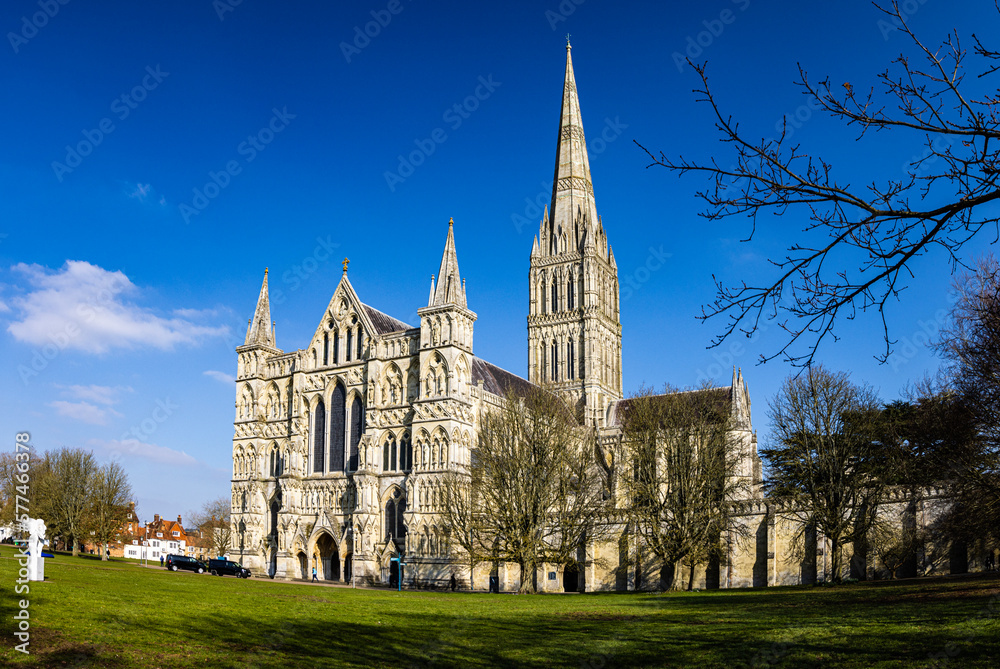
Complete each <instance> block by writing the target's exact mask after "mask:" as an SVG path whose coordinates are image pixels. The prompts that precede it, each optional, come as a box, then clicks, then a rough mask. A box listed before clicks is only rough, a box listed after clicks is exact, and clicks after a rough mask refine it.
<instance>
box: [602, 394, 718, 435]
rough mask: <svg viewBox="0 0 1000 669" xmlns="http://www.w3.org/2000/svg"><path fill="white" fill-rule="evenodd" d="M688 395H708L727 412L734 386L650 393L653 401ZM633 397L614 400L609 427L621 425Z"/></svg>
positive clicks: (609, 415) (609, 416) (609, 417)
mask: <svg viewBox="0 0 1000 669" xmlns="http://www.w3.org/2000/svg"><path fill="white" fill-rule="evenodd" d="M684 395H688V396H690V397H692V398H694V397H695V396H696V395H697V396H708V397H709V398H710V399H711V400H712V401H713V402H714V403H716V404H717V405H718V406H719V408H720V409H722V410H723V411H725V412H726V413H731V412H732V402H733V387H732V386H726V387H724V388H708V389H705V390H685V391H680V392H676V393H666V394H661V395H650V396H649V398H650V399H651V400H653V401H656V400H666V399H667V398H676V397H682V396H684ZM632 399H633V398H625V399H622V400H618V401H617V402H613V403H612V404H611V407H610V411H609V414H608V427H621V426H622V419H623V418H624V416H625V415H626V414H627V413H628V407H629V404H630V403H631V402H632Z"/></svg>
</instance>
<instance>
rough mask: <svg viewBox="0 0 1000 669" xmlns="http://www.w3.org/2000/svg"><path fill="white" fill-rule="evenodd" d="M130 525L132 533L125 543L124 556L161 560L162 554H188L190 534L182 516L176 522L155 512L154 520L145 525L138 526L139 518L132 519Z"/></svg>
mask: <svg viewBox="0 0 1000 669" xmlns="http://www.w3.org/2000/svg"><path fill="white" fill-rule="evenodd" d="M133 515H134V511H133ZM129 526H130V528H131V529H132V534H131V536H130V537H129V538H128V539H127V540H126V541H127V542H128V543H126V544H125V545H124V550H123V556H124V557H127V558H134V559H140V560H141V559H146V560H157V561H159V559H160V556H161V555H163V556H167V555H169V554H171V553H175V554H178V555H182V554H183V555H187V543H188V535H187V532H186V531H185V530H184V526H183V524H182V522H181V517H180V516H177V521H176V522H175V521H173V520H163V519H161V518H160V514H155V515H154V516H153V522H151V523H146V524H145V525H144V526H143V527H139V526H138V518H135V520H134V521H130V522H129Z"/></svg>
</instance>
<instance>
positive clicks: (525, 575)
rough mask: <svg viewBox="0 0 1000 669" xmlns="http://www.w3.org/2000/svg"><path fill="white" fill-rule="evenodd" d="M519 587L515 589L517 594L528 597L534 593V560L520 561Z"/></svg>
mask: <svg viewBox="0 0 1000 669" xmlns="http://www.w3.org/2000/svg"><path fill="white" fill-rule="evenodd" d="M520 567H521V586H520V587H519V588H518V589H517V592H518V594H521V595H530V594H534V593H535V562H534V560H530V561H529V560H522V561H521V563H520Z"/></svg>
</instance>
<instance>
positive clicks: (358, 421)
mask: <svg viewBox="0 0 1000 669" xmlns="http://www.w3.org/2000/svg"><path fill="white" fill-rule="evenodd" d="M364 430H365V408H364V406H363V405H362V404H361V398H358V397H355V398H354V402H353V403H352V404H351V451H350V453H351V457H350V461H349V463H348V469H347V471H350V472H356V471H358V465H359V460H360V457H359V452H358V446H359V444H360V443H361V434H362V433H363V432H364Z"/></svg>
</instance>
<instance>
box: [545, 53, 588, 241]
mask: <svg viewBox="0 0 1000 669" xmlns="http://www.w3.org/2000/svg"><path fill="white" fill-rule="evenodd" d="M596 224H597V205H596V204H595V202H594V185H593V182H592V181H591V179H590V160H589V159H588V158H587V141H586V139H585V138H584V134H583V119H582V116H581V114H580V98H579V96H578V95H577V91H576V78H575V76H574V75H573V58H572V47H571V46H570V45H569V42H567V43H566V76H565V80H564V82H563V97H562V111H561V113H560V116H559V139H558V144H557V150H556V168H555V176H554V177H553V179H552V205H551V207H550V214H549V230H550V231H551V233H552V236H551V239H553V240H555V239H557V238H558V237H559V235H560V234H565V235H567V236H569V235H570V234H572V232H571V231H573V230H574V229H575V226H579V229H580V230H582V231H583V234H584V235H585V236H586V237H588V238H589V237H590V235H589V234H586V233H587V231H589V230H590V229H591V227H592V226H595V225H596ZM542 241H543V242H544V240H542ZM558 248H559V247H558V246H557V245H556V244H555V243H553V245H552V247H550V248H549V250H548V252H549V253H556V252H558Z"/></svg>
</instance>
